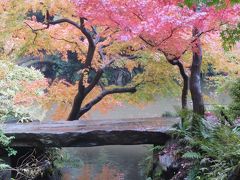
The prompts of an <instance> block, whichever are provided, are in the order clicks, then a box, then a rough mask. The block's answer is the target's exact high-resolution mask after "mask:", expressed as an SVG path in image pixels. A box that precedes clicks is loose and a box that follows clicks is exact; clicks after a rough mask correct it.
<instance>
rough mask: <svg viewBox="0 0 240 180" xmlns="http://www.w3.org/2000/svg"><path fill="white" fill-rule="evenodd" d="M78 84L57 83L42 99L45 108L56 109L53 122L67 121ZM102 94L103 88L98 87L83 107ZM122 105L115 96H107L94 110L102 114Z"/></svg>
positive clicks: (62, 81)
mask: <svg viewBox="0 0 240 180" xmlns="http://www.w3.org/2000/svg"><path fill="white" fill-rule="evenodd" d="M77 89H78V83H77V82H76V84H75V85H72V84H70V83H68V82H66V81H64V80H60V81H55V82H53V84H52V85H51V86H50V87H49V88H48V89H47V94H46V96H45V97H44V98H42V100H41V103H42V105H43V107H44V108H47V109H49V108H51V107H53V106H54V107H55V108H56V109H55V112H54V114H53V115H52V119H53V120H65V119H66V118H67V117H68V114H69V112H70V110H71V106H72V103H73V98H74V97H75V95H76V94H77ZM100 93H101V88H100V87H98V86H96V87H95V88H94V89H93V90H92V91H91V92H90V93H89V94H88V95H87V96H86V98H85V99H84V102H83V106H84V105H86V104H87V103H88V102H90V101H91V100H92V99H94V98H95V97H96V96H97V95H98V94H100ZM119 105H121V103H120V102H119V101H117V100H116V99H114V97H113V96H111V95H109V96H106V97H105V98H104V99H103V100H102V101H100V102H99V103H98V104H96V105H95V106H94V107H93V110H98V111H100V112H101V113H106V112H107V111H109V110H111V109H113V108H114V107H116V106H119ZM87 117H89V114H88V113H87V114H85V115H84V116H83V118H87Z"/></svg>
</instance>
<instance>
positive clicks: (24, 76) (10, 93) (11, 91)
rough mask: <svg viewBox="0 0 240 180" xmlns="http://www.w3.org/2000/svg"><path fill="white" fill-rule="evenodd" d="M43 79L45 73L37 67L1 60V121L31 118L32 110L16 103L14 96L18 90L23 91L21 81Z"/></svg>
mask: <svg viewBox="0 0 240 180" xmlns="http://www.w3.org/2000/svg"><path fill="white" fill-rule="evenodd" d="M41 79H44V77H43V75H42V74H41V73H40V72H39V71H36V70H35V69H32V68H26V67H20V66H17V65H14V64H12V63H10V62H6V61H0V87H1V89H0V102H1V103H0V121H8V120H16V119H17V120H22V119H30V118H31V115H30V113H31V111H29V110H28V109H26V107H23V106H17V105H15V104H14V102H13V98H14V96H15V95H16V94H17V93H18V92H21V90H22V88H23V86H22V84H21V82H23V81H25V82H32V81H34V80H41ZM37 93H41V92H37Z"/></svg>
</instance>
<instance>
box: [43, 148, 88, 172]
mask: <svg viewBox="0 0 240 180" xmlns="http://www.w3.org/2000/svg"><path fill="white" fill-rule="evenodd" d="M46 155H47V157H48V158H49V160H50V162H51V163H52V164H53V167H54V168H55V169H60V168H63V167H73V168H79V167H82V166H83V165H84V163H83V162H82V161H81V160H80V159H79V158H76V157H72V156H71V154H69V153H68V152H64V151H63V150H62V149H60V148H49V149H47V151H46Z"/></svg>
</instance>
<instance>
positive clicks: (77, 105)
mask: <svg viewBox="0 0 240 180" xmlns="http://www.w3.org/2000/svg"><path fill="white" fill-rule="evenodd" d="M80 76H81V78H80V80H79V82H78V93H77V95H76V96H75V98H74V101H73V105H72V109H71V112H70V114H69V116H68V119H67V120H68V121H74V120H78V118H79V116H78V115H79V112H80V109H81V106H82V102H83V100H84V98H85V94H84V91H85V88H84V85H83V74H81V75H80Z"/></svg>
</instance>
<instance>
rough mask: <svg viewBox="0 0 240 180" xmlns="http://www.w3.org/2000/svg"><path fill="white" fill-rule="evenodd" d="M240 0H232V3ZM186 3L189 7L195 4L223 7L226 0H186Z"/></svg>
mask: <svg viewBox="0 0 240 180" xmlns="http://www.w3.org/2000/svg"><path fill="white" fill-rule="evenodd" d="M239 2H240V0H231V4H235V3H239ZM184 4H186V5H187V6H188V7H191V6H193V5H194V4H206V5H208V6H216V7H218V8H222V7H225V6H226V1H225V0H184Z"/></svg>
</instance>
